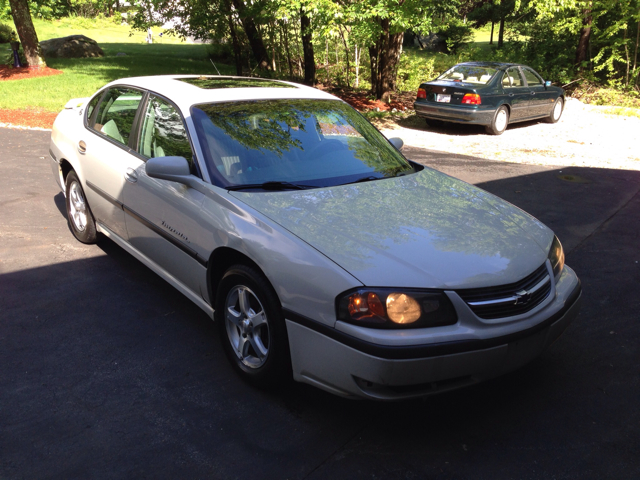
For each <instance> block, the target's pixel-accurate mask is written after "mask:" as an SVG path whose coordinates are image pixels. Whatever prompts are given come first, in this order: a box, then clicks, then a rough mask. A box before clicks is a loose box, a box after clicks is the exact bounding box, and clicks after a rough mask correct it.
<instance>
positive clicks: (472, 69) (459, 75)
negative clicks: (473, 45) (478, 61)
mask: <svg viewBox="0 0 640 480" xmlns="http://www.w3.org/2000/svg"><path fill="white" fill-rule="evenodd" d="M496 72H497V70H496V69H495V68H489V67H479V66H476V65H456V66H455V67H452V68H450V69H449V70H447V71H446V72H444V73H443V74H442V75H440V76H439V77H438V80H453V81H454V82H464V83H476V84H480V85H486V84H487V83H489V80H491V79H492V78H493V76H494V75H495V74H496Z"/></svg>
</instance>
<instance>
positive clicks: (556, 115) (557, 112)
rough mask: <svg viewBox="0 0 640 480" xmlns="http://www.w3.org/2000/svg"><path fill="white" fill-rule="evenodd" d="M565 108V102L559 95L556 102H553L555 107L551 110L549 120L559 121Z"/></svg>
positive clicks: (552, 121)
mask: <svg viewBox="0 0 640 480" xmlns="http://www.w3.org/2000/svg"><path fill="white" fill-rule="evenodd" d="M563 110H564V102H563V101H562V97H558V98H557V99H556V103H554V104H553V109H552V110H551V113H550V114H549V116H548V117H547V118H546V120H547V122H549V123H557V122H558V120H560V117H561V116H562V112H563Z"/></svg>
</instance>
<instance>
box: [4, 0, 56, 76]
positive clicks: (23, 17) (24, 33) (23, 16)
mask: <svg viewBox="0 0 640 480" xmlns="http://www.w3.org/2000/svg"><path fill="white" fill-rule="evenodd" d="M9 5H11V15H12V16H13V23H14V24H15V26H16V31H17V32H18V36H19V37H20V43H22V50H23V51H24V57H25V58H26V60H27V64H28V65H29V66H30V67H46V66H47V64H46V63H45V61H44V58H42V52H41V51H40V43H39V42H38V34H37V33H36V29H35V28H34V26H33V21H32V20H31V12H30V11H29V3H28V0H9Z"/></svg>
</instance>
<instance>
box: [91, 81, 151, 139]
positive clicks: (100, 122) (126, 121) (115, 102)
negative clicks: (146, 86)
mask: <svg viewBox="0 0 640 480" xmlns="http://www.w3.org/2000/svg"><path fill="white" fill-rule="evenodd" d="M141 100H142V92H140V91H138V90H133V89H131V88H124V87H116V88H111V89H109V91H108V92H107V94H106V95H105V96H104V98H103V100H102V103H100V107H99V110H98V116H97V117H96V123H95V125H94V126H93V128H94V129H95V130H97V131H98V132H100V133H103V134H104V135H106V136H107V137H109V138H112V139H114V140H116V141H118V142H120V143H122V144H123V145H127V144H128V143H129V135H131V129H132V126H133V119H134V118H135V116H136V111H137V110H138V105H140V101H141Z"/></svg>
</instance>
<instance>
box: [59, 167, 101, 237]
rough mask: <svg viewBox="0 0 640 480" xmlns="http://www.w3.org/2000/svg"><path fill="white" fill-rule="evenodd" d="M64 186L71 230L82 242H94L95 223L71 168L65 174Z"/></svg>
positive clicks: (95, 234) (95, 235) (95, 233)
mask: <svg viewBox="0 0 640 480" xmlns="http://www.w3.org/2000/svg"><path fill="white" fill-rule="evenodd" d="M66 188H67V198H66V204H67V218H68V220H69V227H70V228H71V232H73V235H74V236H75V237H76V238H77V239H78V240H80V241H81V242H82V243H96V240H97V232H96V223H95V220H94V219H93V214H92V213H91V209H90V208H89V204H88V203H87V198H86V197H85V195H84V190H83V189H82V185H81V184H80V180H79V179H78V176H77V175H76V172H74V171H73V170H72V171H70V172H69V174H68V175H67V180H66Z"/></svg>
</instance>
